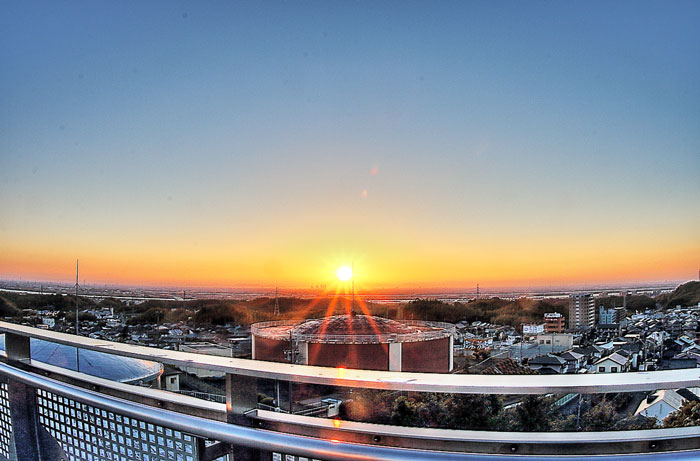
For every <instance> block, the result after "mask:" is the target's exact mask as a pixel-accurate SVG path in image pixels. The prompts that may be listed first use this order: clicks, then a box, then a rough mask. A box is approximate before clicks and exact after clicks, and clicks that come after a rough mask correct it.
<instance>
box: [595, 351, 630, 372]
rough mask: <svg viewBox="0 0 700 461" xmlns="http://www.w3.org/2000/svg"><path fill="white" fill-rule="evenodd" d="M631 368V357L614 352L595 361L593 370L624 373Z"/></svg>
mask: <svg viewBox="0 0 700 461" xmlns="http://www.w3.org/2000/svg"><path fill="white" fill-rule="evenodd" d="M628 368H629V359H628V358H627V357H625V356H623V355H620V354H618V353H617V352H613V353H612V354H610V355H608V356H607V357H603V358H602V359H600V360H598V361H597V362H595V364H594V365H593V370H594V371H595V372H596V373H622V372H623V371H627V369H628Z"/></svg>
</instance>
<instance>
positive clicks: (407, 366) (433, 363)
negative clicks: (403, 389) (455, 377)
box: [401, 337, 451, 373]
mask: <svg viewBox="0 0 700 461" xmlns="http://www.w3.org/2000/svg"><path fill="white" fill-rule="evenodd" d="M401 349H402V350H401V371H415V372H419V371H424V372H428V373H447V372H449V371H450V353H451V348H450V338H449V337H448V338H442V339H434V340H432V341H419V342H415V343H402V348H401Z"/></svg>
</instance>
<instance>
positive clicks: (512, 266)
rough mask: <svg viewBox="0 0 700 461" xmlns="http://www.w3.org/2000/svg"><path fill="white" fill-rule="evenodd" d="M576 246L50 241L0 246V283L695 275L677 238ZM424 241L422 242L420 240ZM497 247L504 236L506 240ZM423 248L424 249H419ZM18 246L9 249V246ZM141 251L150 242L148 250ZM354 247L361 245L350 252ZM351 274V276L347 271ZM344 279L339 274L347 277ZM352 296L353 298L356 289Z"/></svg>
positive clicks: (506, 282)
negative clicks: (350, 264)
mask: <svg viewBox="0 0 700 461" xmlns="http://www.w3.org/2000/svg"><path fill="white" fill-rule="evenodd" d="M646 237H647V238H644V239H642V238H641V237H638V238H633V237H630V238H628V239H627V240H624V239H608V240H604V239H602V238H595V239H593V238H589V239H585V238H583V237H582V238H581V239H580V240H579V241H577V242H576V244H575V245H571V244H568V243H567V242H566V241H564V240H561V239H559V240H557V239H555V238H552V239H550V240H546V239H545V238H537V239H535V238H533V239H532V240H531V241H529V242H528V243H527V244H525V243H524V242H521V241H519V240H516V241H513V240H504V241H503V242H500V243H499V242H498V241H486V242H484V243H483V246H479V245H476V244H475V245H466V244H461V245H450V244H448V243H446V242H440V241H439V240H434V239H433V240H432V242H433V243H432V244H430V245H428V244H426V245H416V244H415V241H413V240H410V239H408V240H410V241H406V240H407V239H406V238H404V237H396V238H391V239H386V240H381V239H380V238H379V237H378V238H377V240H376V241H366V242H364V245H362V248H363V249H362V250H361V251H348V250H345V251H338V250H335V249H334V248H333V245H335V243H333V242H325V243H323V244H318V245H312V244H310V243H309V244H303V243H302V244H299V245H296V246H293V247H287V248H284V247H281V246H274V245H273V246H271V247H270V248H268V249H266V250H263V247H262V246H260V245H257V246H256V245H251V246H244V245H239V246H230V245H229V246H218V245H216V244H215V243H214V242H212V243H210V244H208V245H204V246H201V247H193V246H190V247H186V246H183V247H182V248H181V250H182V251H180V252H178V253H173V252H172V251H170V249H171V246H170V245H169V244H167V243H163V242H160V243H158V242H156V241H153V242H139V243H134V244H133V245H125V244H124V243H120V242H115V244H114V245H105V246H101V245H100V243H99V242H87V243H81V244H80V245H78V244H74V245H71V246H60V245H53V242H52V241H49V242H44V243H42V242H41V241H39V242H36V243H35V244H34V245H30V244H29V242H20V243H22V244H19V243H18V244H10V243H8V241H5V242H0V255H1V256H0V275H1V276H2V277H3V278H5V279H19V278H22V279H25V280H36V281H58V282H65V283H70V282H71V280H72V279H73V278H74V274H75V258H76V257H79V258H80V262H81V275H80V278H81V283H82V281H83V280H85V281H86V283H87V284H110V285H111V284H114V285H137V286H173V287H176V286H183V287H221V288H236V287H260V288H269V287H274V286H279V287H281V288H283V289H308V288H312V287H322V286H326V287H328V290H330V289H331V288H332V287H335V286H336V285H338V287H337V289H338V290H339V293H341V292H343V290H345V291H346V292H348V293H349V286H348V287H343V285H344V284H347V285H349V281H346V282H342V281H341V282H340V283H339V281H338V271H339V270H338V268H339V267H342V266H344V262H345V261H348V260H354V261H355V264H354V266H355V267H354V272H355V273H354V274H352V276H353V278H354V280H355V283H356V285H357V283H358V282H361V284H362V289H363V290H377V289H396V290H404V291H406V290H407V291H418V290H429V289H433V288H465V287H472V286H475V285H476V283H480V284H481V286H482V287H486V286H491V287H507V286H520V287H522V286H528V285H531V286H545V285H550V286H563V285H575V284H588V283H606V282H611V283H614V282H633V281H656V280H658V281H663V280H688V279H694V278H695V277H696V275H697V268H698V261H699V260H700V243H698V242H693V241H692V239H690V240H689V239H688V238H686V239H676V240H670V241H667V242H662V243H663V244H657V245H655V244H653V240H654V237H653V236H652V235H647V236H646ZM425 238H427V237H425ZM504 238H505V236H504ZM426 241H431V240H426ZM15 243H17V242H15ZM148 243H153V245H149V244H148ZM358 247H359V246H358ZM348 269H349V268H348ZM346 275H347V274H346ZM357 290H358V292H361V291H360V289H359V286H358V288H357Z"/></svg>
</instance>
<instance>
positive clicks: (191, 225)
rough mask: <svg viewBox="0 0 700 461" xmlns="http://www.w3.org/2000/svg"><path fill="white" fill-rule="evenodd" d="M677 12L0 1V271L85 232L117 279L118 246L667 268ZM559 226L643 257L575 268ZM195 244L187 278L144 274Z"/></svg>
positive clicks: (682, 216) (236, 270)
mask: <svg viewBox="0 0 700 461" xmlns="http://www.w3.org/2000/svg"><path fill="white" fill-rule="evenodd" d="M698 23H700V4H698V3H697V2H672V3H661V2H615V3H614V4H611V3H607V2H586V3H584V2H569V3H564V2H559V3H556V2H454V3H452V2H430V3H429V2H422V3H404V2H395V3H391V2H382V3H380V4H379V3H377V4H375V3H371V2H352V3H351V2H342V3H341V2H317V3H310V2H298V3H293V2H290V3H278V2H248V3H244V2H238V3H217V2H45V3H43V2H21V3H16V4H6V5H3V14H2V17H1V18H0V25H1V26H2V31H3V32H2V35H3V40H0V58H2V62H3V63H4V65H3V66H2V67H1V68H0V107H2V108H3V109H2V110H1V111H0V151H1V152H2V153H1V154H0V155H1V157H0V196H2V202H1V203H0V214H1V215H2V216H4V218H3V219H2V220H0V240H2V241H4V242H5V243H4V248H3V247H0V249H3V250H4V252H5V255H6V256H5V257H3V256H1V255H0V272H2V273H3V274H5V275H6V276H12V275H13V274H15V275H16V274H20V275H24V276H26V277H32V276H33V277H48V278H51V277H54V278H60V275H59V274H61V273H62V272H63V271H64V268H63V266H64V264H65V265H66V266H69V265H70V261H69V259H71V258H72V257H71V258H69V255H74V254H82V255H91V256H88V259H89V258H90V257H92V258H93V260H94V261H95V263H94V264H95V265H94V267H95V270H94V272H95V273H96V274H101V275H99V276H96V277H97V278H98V279H99V278H100V277H102V278H103V279H112V278H115V277H116V278H119V275H120V272H119V271H117V272H116V273H115V272H114V271H109V270H107V269H105V268H106V267H107V266H109V264H110V262H111V261H113V255H111V253H109V252H106V250H105V249H106V248H120V249H121V251H120V255H121V257H123V258H124V262H123V263H122V264H123V265H122V266H120V267H122V268H123V270H124V271H129V270H133V272H134V273H135V274H139V275H138V277H139V278H140V279H145V281H149V280H153V281H162V280H163V279H167V280H170V279H177V280H178V281H180V282H192V283H206V282H208V281H209V280H210V279H211V280H212V282H213V283H224V282H223V280H225V281H226V282H225V283H236V282H237V281H240V282H246V283H248V282H252V281H258V282H260V283H264V282H266V281H267V280H266V277H267V275H266V272H265V269H264V266H265V264H263V263H258V262H256V261H257V260H261V261H273V262H274V264H273V266H274V265H277V264H279V265H282V266H285V267H287V268H288V269H287V270H286V271H285V272H284V274H282V275H279V274H276V275H274V277H278V276H279V277H281V278H283V279H284V280H287V279H288V283H289V284H291V285H294V284H298V285H303V284H307V283H313V281H315V280H318V278H320V277H321V275H319V273H318V272H315V271H314V270H310V269H309V270H305V271H304V270H302V271H296V270H294V269H290V268H296V267H298V266H299V265H301V264H310V265H312V266H313V267H319V266H320V264H318V261H319V260H323V259H324V258H325V256H322V255H323V254H328V253H333V252H334V251H335V250H334V249H338V250H337V251H338V252H339V253H343V254H345V253H347V254H359V255H364V256H363V257H365V258H366V259H368V260H371V263H370V262H368V266H372V267H374V268H375V269H374V270H373V277H375V278H377V280H381V283H384V284H389V283H392V281H396V283H409V282H415V281H416V280H426V279H430V280H429V281H430V283H434V284H438V283H440V281H441V280H442V281H444V282H445V283H450V284H458V283H465V284H466V283H471V282H472V281H473V280H475V279H478V278H479V277H480V276H479V274H482V273H489V274H491V272H493V274H491V275H490V276H489V277H491V279H490V280H493V283H517V282H519V281H522V280H527V279H530V278H533V277H534V278H537V279H542V280H557V279H559V278H561V279H565V280H568V281H577V282H583V281H585V280H591V279H607V278H615V279H630V278H632V279H639V278H642V279H652V278H659V277H672V278H682V277H683V276H684V275H683V274H686V273H687V274H689V275H690V274H693V273H694V272H695V269H694V268H695V267H696V266H697V260H698V257H699V256H700V242H699V240H700V239H699V238H698V235H700V213H698V211H697V210H698V209H699V207H698V203H700V202H699V199H700V185H699V182H698V179H697V178H698V177H700V59H698V56H700V34H699V33H698V27H697V24H698ZM372 171H374V173H375V174H372ZM49 229H50V231H48V230H49ZM474 242H478V244H477V243H474ZM580 245H583V247H585V248H600V249H602V250H604V251H608V249H615V248H624V251H623V250H620V253H619V254H617V253H614V252H613V256H615V257H617V258H618V259H621V258H629V257H630V256H631V255H635V254H637V255H644V256H639V258H640V259H638V260H634V261H631V262H628V263H627V265H615V264H613V265H612V266H610V267H609V262H607V261H598V265H599V267H600V266H604V267H605V270H603V269H601V271H602V272H600V274H601V275H600V276H598V275H596V273H595V267H590V268H588V269H586V270H585V271H583V272H581V271H577V270H575V269H574V268H575V267H577V266H579V267H580V266H581V261H580V258H581V257H582V255H583V254H585V253H581V254H578V253H577V252H576V251H573V252H572V256H571V257H570V258H569V259H567V258H562V257H561V254H562V252H567V251H569V250H571V249H576V248H578V246H580ZM504 247H505V248H509V252H508V253H507V254H510V255H512V257H513V261H506V262H504V263H503V266H499V267H498V268H492V267H491V265H492V263H491V262H488V258H489V256H488V255H489V254H498V255H499V257H502V256H503V255H501V254H500V251H502V249H503V248H504ZM291 248H294V250H292V249H291ZM650 251H651V252H652V253H653V254H652V253H649V252H650ZM144 252H146V253H147V254H149V255H150V257H151V258H152V259H153V263H152V265H151V266H148V267H147V268H141V269H142V270H140V269H139V268H135V267H132V266H129V263H128V260H130V259H131V260H133V259H134V258H136V257H138V256H139V255H143V254H144ZM383 252H384V253H383ZM108 253H109V255H111V256H109V255H108ZM172 253H177V254H179V255H180V256H178V257H177V258H175V259H174V260H173V259H171V256H167V257H166V256H164V255H171V254H172ZM301 254H307V255H311V256H310V258H309V259H310V261H311V262H308V261H302V259H304V258H303V257H302V256H301ZM410 254H413V255H414V256H406V255H410ZM368 255H370V256H368ZM397 255H401V257H400V258H399V259H400V262H396V263H395V264H398V265H399V266H400V267H395V266H392V264H390V263H389V262H388V261H389V260H392V261H395V260H396V259H397ZM538 255H539V256H538ZM472 257H473V260H472ZM506 257H508V256H506ZM431 258H432V260H433V261H434V262H433V264H435V265H440V267H446V268H449V270H450V272H449V274H447V273H442V272H440V275H439V277H440V279H439V280H438V279H436V280H432V279H431V278H430V274H431V273H434V272H435V271H434V269H431V270H430V271H429V272H424V269H423V268H425V267H426V264H425V261H426V260H428V259H431ZM538 258H539V259H538ZM64 260H65V263H64V262H62V261H64ZM467 261H468V262H467ZM159 262H160V263H159ZM193 262H194V263H196V264H199V265H200V266H198V267H200V272H201V273H204V272H207V273H208V274H209V275H207V277H208V278H207V277H205V276H201V277H198V276H194V275H187V274H186V272H187V271H185V270H184V269H180V270H179V271H176V273H175V272H174V273H173V274H172V275H167V274H168V273H169V272H168V270H167V268H168V267H172V266H173V265H174V266H177V267H184V266H187V265H191V264H193ZM86 264H89V263H86ZM586 264H590V262H588V263H586ZM268 266H269V264H268ZM428 266H430V265H428ZM584 266H585V264H584ZM190 267H191V266H190ZM545 267H547V268H548V269H547V270H545V269H544V268H545ZM645 267H646V268H647V269H644V268H645ZM655 267H656V268H658V267H662V268H664V269H663V270H661V269H655ZM207 268H215V269H209V270H207ZM379 268H382V269H381V271H380V269H379ZM691 269H692V271H691ZM499 270H500V273H502V276H501V278H500V279H499V278H498V273H499ZM215 271H219V272H221V271H223V272H225V273H226V274H227V275H226V276H225V277H224V278H223V279H221V280H219V279H218V278H217V277H215V276H214V275H213V273H214V272H215ZM297 272H299V273H300V274H301V273H303V274H304V275H303V276H302V275H299V276H298V277H296V276H292V274H295V273H297ZM368 272H370V269H369V268H368ZM379 272H381V273H382V275H381V276H379ZM438 272H439V271H438ZM250 274H253V275H250ZM411 274H413V275H411ZM452 274H454V275H452ZM377 283H380V282H377Z"/></svg>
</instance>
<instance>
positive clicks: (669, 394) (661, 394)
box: [634, 389, 687, 421]
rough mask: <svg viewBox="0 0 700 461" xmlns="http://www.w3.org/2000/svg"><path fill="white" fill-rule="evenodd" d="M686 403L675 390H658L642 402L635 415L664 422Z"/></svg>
mask: <svg viewBox="0 0 700 461" xmlns="http://www.w3.org/2000/svg"><path fill="white" fill-rule="evenodd" d="M686 392H687V390H686ZM686 401H687V400H686V399H685V398H683V397H682V396H681V395H680V394H679V393H678V391H675V390H673V389H663V390H658V391H656V392H654V393H653V394H651V395H649V396H648V397H647V398H646V399H644V400H642V402H641V403H640V404H639V407H638V408H637V411H635V412H634V414H635V415H642V416H646V417H648V418H656V419H658V420H659V421H663V420H664V419H665V418H666V417H667V416H668V415H670V414H671V413H673V412H674V411H677V410H678V409H680V407H681V406H683V404H684V403H685V402H686Z"/></svg>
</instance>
